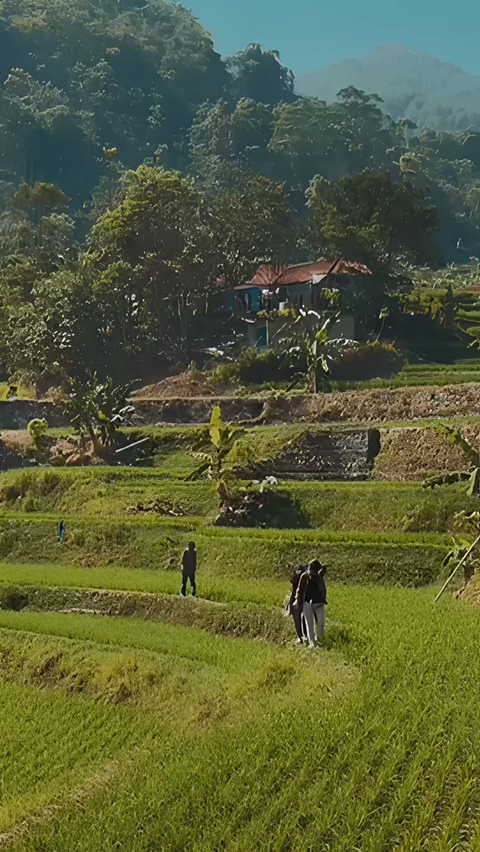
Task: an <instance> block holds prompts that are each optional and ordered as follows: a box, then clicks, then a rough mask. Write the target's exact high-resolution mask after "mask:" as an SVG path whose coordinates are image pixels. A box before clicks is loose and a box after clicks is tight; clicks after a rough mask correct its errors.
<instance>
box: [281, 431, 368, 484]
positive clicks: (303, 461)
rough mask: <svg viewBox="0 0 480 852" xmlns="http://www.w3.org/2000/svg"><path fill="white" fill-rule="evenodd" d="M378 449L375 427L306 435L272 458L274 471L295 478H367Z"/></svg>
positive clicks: (321, 479)
mask: <svg viewBox="0 0 480 852" xmlns="http://www.w3.org/2000/svg"><path fill="white" fill-rule="evenodd" d="M379 451H380V433H379V432H378V431H377V430H375V429H374V430H364V431H361V432H360V431H355V432H332V433H330V434H327V433H325V434H324V435H314V434H306V435H305V437H304V438H302V440H301V441H300V442H299V443H297V444H294V445H293V446H292V447H290V448H289V449H288V450H287V451H286V452H285V453H283V455H281V456H280V457H279V458H277V459H276V460H275V461H274V464H273V467H274V473H275V475H277V476H278V477H279V478H281V479H294V480H297V481H299V480H300V481H302V480H304V481H308V480H310V481H312V480H319V481H326V480H335V481H337V482H338V481H339V480H340V481H342V480H344V481H352V480H355V479H367V477H368V476H370V474H371V471H372V467H373V463H374V460H375V458H376V456H377V454H378V452H379Z"/></svg>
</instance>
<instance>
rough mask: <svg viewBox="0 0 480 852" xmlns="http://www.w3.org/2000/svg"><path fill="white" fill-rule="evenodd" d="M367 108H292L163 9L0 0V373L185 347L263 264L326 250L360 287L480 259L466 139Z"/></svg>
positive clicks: (367, 103)
mask: <svg viewBox="0 0 480 852" xmlns="http://www.w3.org/2000/svg"><path fill="white" fill-rule="evenodd" d="M381 106H382V104H381V101H380V99H379V98H378V96H377V95H375V94H372V93H368V92H367V93H365V92H363V91H359V90H358V89H356V88H353V87H349V88H347V89H344V90H342V91H341V92H339V93H338V98H337V100H336V101H335V102H334V103H325V102H323V101H319V100H315V99H312V98H300V97H298V96H297V95H296V94H295V91H294V78H293V75H292V73H291V72H290V71H289V70H288V69H287V68H285V67H284V66H283V65H282V63H281V61H280V58H279V56H278V54H277V53H276V52H275V51H264V50H262V48H261V47H260V45H257V44H250V45H248V47H247V48H246V49H245V50H244V51H241V52H240V53H237V54H236V55H235V56H232V57H230V58H227V59H226V60H222V59H221V57H220V56H219V55H218V54H217V53H216V52H215V50H214V47H213V42H212V39H211V37H210V35H209V34H208V33H207V32H206V31H205V30H204V29H203V28H202V27H201V26H200V24H199V23H198V22H197V21H196V20H195V18H194V17H193V16H192V14H191V13H190V12H189V11H188V10H187V9H185V8H184V7H183V6H181V5H179V4H174V3H170V2H167V0H147V2H146V3H144V4H143V5H142V4H140V5H139V4H137V3H136V2H134V0H69V1H68V2H67V0H0V117H1V121H0V282H1V287H0V341H1V342H0V371H2V372H3V374H4V375H7V374H12V373H14V372H15V371H18V370H29V371H31V372H33V373H38V372H41V371H42V370H47V369H48V370H49V369H53V368H55V369H56V368H57V367H56V365H60V367H62V368H63V369H65V370H67V371H68V372H70V374H73V373H75V372H76V371H78V370H79V369H80V367H81V368H82V369H83V368H91V369H95V368H96V367H97V366H98V363H102V364H104V365H107V364H108V365H112V369H113V368H114V367H115V368H117V369H118V370H121V369H124V368H125V365H126V364H127V365H129V369H131V370H132V371H134V370H135V364H137V363H141V362H143V361H146V360H148V359H149V358H154V357H156V356H158V355H159V353H162V352H165V351H172V350H177V351H181V352H182V353H183V354H185V353H186V354H187V356H189V354H190V348H191V340H190V336H191V335H190V329H191V325H192V320H193V319H194V318H195V317H197V316H201V314H202V312H204V311H205V307H206V305H207V303H208V298H209V296H210V295H211V294H212V293H216V292H218V284H217V282H218V280H223V281H224V282H225V285H226V286H231V285H234V284H237V283H241V282H242V281H244V280H246V279H248V278H249V277H250V276H251V274H252V272H253V271H254V270H255V268H256V266H257V265H258V264H260V263H262V262H273V263H276V262H289V261H301V260H310V259H312V257H313V256H324V257H327V258H329V257H332V256H333V255H334V256H338V255H340V254H342V255H343V256H345V257H347V258H351V259H353V260H357V261H365V262H367V263H368V264H370V265H371V267H372V268H373V269H374V271H375V272H376V273H377V275H378V276H379V277H378V278H377V281H378V290H377V295H378V294H381V292H382V287H383V286H384V284H385V282H386V280H387V279H388V281H389V282H390V284H389V286H390V285H391V282H392V276H393V275H394V274H397V273H398V272H400V275H404V273H405V269H406V268H407V267H408V265H409V264H412V263H429V264H430V265H431V266H432V267H435V266H437V267H439V266H441V265H442V264H445V263H451V262H458V263H465V262H468V261H469V259H470V258H471V257H479V256H480V133H475V132H465V133H463V134H458V135H455V134H451V133H445V132H437V131H429V130H423V131H422V132H420V131H418V130H417V128H416V127H415V125H414V124H413V122H411V121H408V120H400V121H394V120H393V119H391V118H390V117H389V116H387V115H385V112H384V111H382V108H381ZM407 271H408V270H407ZM382 276H383V277H382ZM375 310H376V308H375Z"/></svg>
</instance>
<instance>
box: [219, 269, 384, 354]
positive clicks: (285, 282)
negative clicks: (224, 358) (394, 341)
mask: <svg viewBox="0 0 480 852" xmlns="http://www.w3.org/2000/svg"><path fill="white" fill-rule="evenodd" d="M371 275H372V273H371V271H370V269H368V267H366V266H364V265H363V264H361V263H353V262H351V261H347V260H343V259H342V258H338V259H336V260H334V261H331V260H330V261H328V260H318V261H315V262H313V263H299V264H295V265H292V266H280V265H275V264H263V265H262V266H260V267H259V268H258V269H257V271H256V273H255V275H254V276H253V277H252V279H251V280H250V281H248V282H246V283H245V284H240V285H239V286H237V287H235V288H234V291H233V292H234V309H235V312H236V313H237V314H240V315H242V314H243V315H245V317H248V318H250V325H249V342H250V345H252V346H255V347H256V348H258V349H266V348H268V347H269V346H270V341H271V340H272V339H273V338H274V337H275V335H276V334H277V327H279V326H280V325H282V324H283V325H284V324H285V319H286V317H287V316H288V312H291V316H292V320H293V319H294V317H295V315H296V314H297V313H298V311H300V309H304V310H305V311H309V310H314V311H317V312H321V313H328V312H329V311H332V310H334V302H335V299H334V295H335V294H338V295H340V294H341V292H342V291H345V290H348V289H349V288H351V287H353V286H355V285H356V284H358V282H359V280H360V277H364V278H365V280H366V279H367V278H368V276H371ZM253 320H254V321H253ZM306 321H307V322H308V319H306ZM332 334H333V336H335V337H348V338H353V337H354V336H355V325H354V319H353V316H351V315H348V314H345V315H343V314H341V316H340V318H339V322H338V323H337V325H336V326H335V328H334V330H332Z"/></svg>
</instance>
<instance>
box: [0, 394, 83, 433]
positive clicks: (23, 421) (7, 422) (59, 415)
mask: <svg viewBox="0 0 480 852" xmlns="http://www.w3.org/2000/svg"><path fill="white" fill-rule="evenodd" d="M37 417H38V418H39V419H40V420H46V421H47V423H48V425H49V426H50V428H51V429H55V428H61V427H64V426H68V425H69V421H68V418H67V417H66V416H65V415H64V414H63V412H62V411H61V410H60V409H59V408H57V407H56V406H55V405H53V403H51V402H35V400H30V399H17V400H15V401H14V402H0V430H2V429H5V430H10V429H12V430H14V429H26V428H27V426H28V424H29V423H30V420H35V419H36V418H37Z"/></svg>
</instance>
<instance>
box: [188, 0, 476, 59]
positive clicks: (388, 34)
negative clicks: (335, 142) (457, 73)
mask: <svg viewBox="0 0 480 852" xmlns="http://www.w3.org/2000/svg"><path fill="white" fill-rule="evenodd" d="M184 5H186V6H188V8H191V10H192V12H193V13H194V15H196V17H197V18H198V19H199V20H200V21H201V23H202V24H203V25H204V26H205V27H206V28H207V29H208V30H210V31H211V32H212V34H213V36H214V39H215V44H216V47H217V50H218V51H219V52H220V53H222V54H223V55H228V54H230V53H235V52H236V51H237V50H241V49H242V48H243V47H245V46H246V45H247V44H248V43H249V42H251V41H256V42H259V43H260V44H261V45H262V46H263V47H264V48H265V49H267V48H268V49H270V48H275V49H277V50H280V53H281V59H282V61H283V63H284V64H285V65H288V66H289V67H290V68H291V69H292V70H293V71H294V72H295V74H297V75H298V74H302V73H305V72H307V71H315V70H317V69H318V68H322V67H324V66H325V65H328V64H330V62H335V61H336V60H338V59H345V58H347V57H359V56H364V55H365V54H367V53H370V52H371V51H372V50H374V48H375V47H378V46H379V45H381V44H390V43H392V42H396V43H398V44H403V45H405V47H408V48H410V49H411V50H423V51H426V52H427V53H432V54H434V55H435V56H438V58H439V59H444V60H446V61H448V62H454V63H455V64H456V65H459V66H460V67H462V68H464V69H465V70H466V71H469V72H470V73H471V74H480V49H479V32H480V2H479V0H456V2H452V0H396V2H395V0H361V2H359V0H184Z"/></svg>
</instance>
